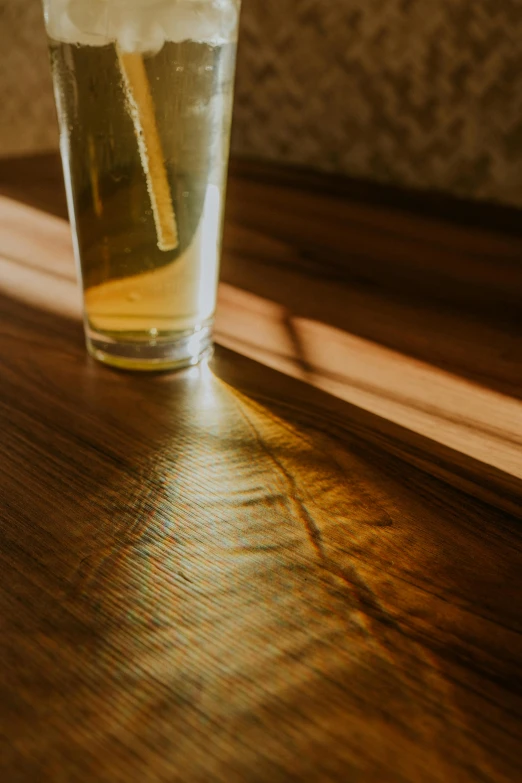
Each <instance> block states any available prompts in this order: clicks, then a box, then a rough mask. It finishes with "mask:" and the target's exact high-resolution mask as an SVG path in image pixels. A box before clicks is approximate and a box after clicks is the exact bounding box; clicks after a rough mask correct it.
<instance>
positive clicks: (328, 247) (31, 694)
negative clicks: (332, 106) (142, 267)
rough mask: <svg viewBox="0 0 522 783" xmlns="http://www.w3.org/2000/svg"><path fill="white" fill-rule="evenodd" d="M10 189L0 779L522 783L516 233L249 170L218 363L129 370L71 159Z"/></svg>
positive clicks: (237, 205) (521, 428)
mask: <svg viewBox="0 0 522 783" xmlns="http://www.w3.org/2000/svg"><path fill="white" fill-rule="evenodd" d="M0 192H1V193H2V194H3V195H2V197H1V200H0V384H1V385H0V433H1V435H0V501H1V519H0V623H1V633H0V650H1V652H0V656H1V657H0V672H1V693H0V724H1V731H0V736H1V738H2V739H1V743H2V746H1V749H0V767H1V768H2V772H1V775H0V779H1V780H2V781H6V783H18V782H20V783H29V782H32V781H52V783H55V782H56V783H58V782H60V783H61V781H63V782H64V783H65V782H67V783H76V781H78V783H86V782H89V783H90V782H91V781H92V782H93V783H94V782H96V783H119V782H120V781H121V782H122V783H123V781H125V783H129V782H130V781H132V782H134V781H136V782H137V781H139V782H140V783H142V782H143V781H152V782H153V783H155V782H156V781H158V782H159V781H162V782H163V781H164V782H165V783H174V781H184V782H185V781H187V782H189V783H192V781H194V782H196V781H197V782H198V783H199V781H202V782H203V781H205V782H207V781H227V783H228V782H229V781H230V782H231V783H233V782H235V781H238V782H240V781H248V782H249V783H250V782H252V783H254V782H255V783H257V782H258V781H259V783H264V781H340V782H342V783H345V782H346V783H351V781H355V782H360V783H373V781H376V782H377V781H379V782H380V781H383V783H388V782H390V783H395V781H397V783H399V781H400V782H402V781H411V782H412V783H413V782H416V781H421V782H422V783H432V782H433V783H435V782H437V783H438V782H439V781H440V783H447V782H449V781H451V782H453V781H459V782H460V781H463V782H464V781H480V782H481V783H482V782H483V781H495V782H496V781H499V782H500V781H502V782H506V783H508V782H509V783H511V782H513V783H514V781H518V780H520V779H521V776H522V763H521V753H520V737H521V727H522V683H521V674H520V661H521V653H522V643H521V640H522V637H521V631H522V613H521V608H522V568H521V565H522V556H521V549H522V528H521V525H520V508H521V500H522V490H521V482H520V477H521V474H522V464H521V462H522V459H521V456H520V454H521V452H520V446H521V443H522V413H521V408H522V406H521V403H520V397H521V381H522V377H521V375H522V373H521V367H520V332H519V319H518V315H519V314H518V307H519V304H520V294H521V291H522V262H521V255H522V239H521V238H520V237H519V236H517V234H516V232H515V231H513V230H511V231H510V233H505V234H503V233H501V232H500V231H498V230H497V231H493V230H492V229H490V230H488V231H485V230H483V229H478V228H474V227H472V226H470V225H467V226H463V225H459V224H458V223H457V222H455V221H453V222H448V221H444V220H443V219H442V218H441V217H440V215H439V217H437V218H435V217H430V216H429V215H427V214H422V215H421V214H418V213H415V212H407V211H405V210H404V209H398V208H395V207H394V206H393V204H390V203H375V202H372V201H371V200H369V199H368V198H366V199H364V200H357V199H356V198H355V197H354V196H353V194H352V195H350V193H349V192H348V191H347V192H345V193H341V192H339V188H338V186H337V185H336V187H335V188H333V189H332V188H331V187H329V183H328V181H327V180H323V179H322V178H320V177H316V176H313V177H310V179H309V181H308V186H307V182H306V178H305V177H304V175H301V174H296V175H292V173H291V172H285V173H284V174H283V173H282V172H278V171H276V170H271V169H269V168H266V167H265V168H260V167H259V166H258V165H256V166H254V165H251V166H250V165H247V164H235V165H234V167H233V176H232V179H231V183H230V190H229V210H228V221H227V233H226V241H225V255H224V261H223V284H222V287H221V292H220V312H219V318H218V328H217V336H218V343H219V344H218V347H217V350H216V355H215V358H214V359H213V361H212V363H211V365H210V367H209V368H202V369H201V370H190V371H187V372H184V373H179V374H166V375H157V376H147V377H144V376H139V375H131V374H125V373H119V372H116V371H111V370H109V369H107V368H105V367H103V366H99V365H97V364H96V363H94V362H93V361H92V360H90V359H89V358H88V357H87V355H86V353H85V350H84V346H83V338H82V328H81V323H80V320H79V300H78V292H77V289H76V286H75V282H74V271H73V266H72V256H71V248H70V239H69V235H68V226H67V224H66V222H65V220H64V219H63V218H64V214H65V213H64V202H63V195H62V185H61V179H60V173H59V167H58V164H57V161H56V159H55V158H54V157H47V158H38V159H30V160H29V159H28V160H19V161H12V162H9V163H2V164H0ZM468 223H469V221H468Z"/></svg>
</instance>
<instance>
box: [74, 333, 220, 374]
mask: <svg viewBox="0 0 522 783" xmlns="http://www.w3.org/2000/svg"><path fill="white" fill-rule="evenodd" d="M86 336H87V350H88V351H89V353H90V354H91V356H93V357H94V358H95V359H97V360H98V361H100V362H103V363H104V364H109V365H111V366H112V367H118V368H119V369H121V370H139V371H142V372H143V371H145V372H147V371H148V372H160V371H162V370H180V369H182V368H183V367H191V366H193V365H195V364H198V363H199V362H200V361H202V360H203V359H206V358H208V357H209V356H210V355H211V354H212V350H213V346H212V325H211V324H210V325H205V326H200V327H198V328H197V329H192V330H190V331H185V332H178V333H177V334H173V335H169V336H168V337H158V338H155V339H148V340H146V339H145V340H144V339H141V340H140V339H138V338H136V339H134V340H133V339H131V338H130V337H129V335H126V338H125V339H123V338H117V337H115V336H114V335H107V334H103V333H100V332H96V331H94V330H92V329H89V328H88V329H87V335H86Z"/></svg>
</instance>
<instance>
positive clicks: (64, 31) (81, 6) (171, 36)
mask: <svg viewBox="0 0 522 783" xmlns="http://www.w3.org/2000/svg"><path fill="white" fill-rule="evenodd" d="M44 5H45V18H46V24H47V31H48V33H49V35H50V37H51V38H54V39H55V40H59V41H64V42H67V43H79V44H86V45H91V46H100V45H104V44H108V43H110V42H115V41H117V42H118V43H119V45H120V46H121V48H122V49H123V50H124V51H127V52H131V51H138V52H154V51H158V50H159V49H161V47H162V46H163V43H164V42H165V41H174V42H180V41H186V40H193V41H201V42H208V43H215V44H218V43H223V42H225V41H230V40H233V38H234V36H235V31H236V27H237V15H238V9H239V0H44Z"/></svg>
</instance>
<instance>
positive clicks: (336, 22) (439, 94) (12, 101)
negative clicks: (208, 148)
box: [0, 0, 522, 206]
mask: <svg viewBox="0 0 522 783" xmlns="http://www.w3.org/2000/svg"><path fill="white" fill-rule="evenodd" d="M15 20H16V24H15ZM0 24H1V25H2V27H1V29H2V32H1V33H0V68H1V71H0V90H2V91H3V93H4V94H5V95H7V104H6V103H5V102H4V96H2V100H3V102H4V106H7V107H8V108H7V111H6V110H4V112H3V123H4V127H3V129H2V130H0V143H1V144H2V147H3V149H4V151H14V150H20V151H21V150H22V149H27V148H34V147H36V146H38V147H40V148H42V147H48V146H49V145H51V144H53V143H54V139H55V133H54V127H53V124H52V119H51V118H52V116H53V115H52V104H51V99H50V93H49V87H48V78H47V73H46V70H45V69H46V61H45V52H44V44H43V36H42V29H41V18H40V11H39V0H0ZM521 40H522V0H244V13H243V36H242V45H241V52H240V60H239V75H238V90H237V101H236V121H235V133H234V141H233V144H234V149H235V151H236V152H238V153H240V154H244V155H250V156H256V157H261V158H269V159H272V160H282V161H286V162H292V163H297V164H303V165H306V166H313V167H315V168H320V169H325V170H330V171H342V172H346V173H348V174H351V175H354V176H358V177H367V178H371V179H376V180H380V181H385V182H394V183H399V184H405V185H408V186H410V187H411V186H413V187H421V188H436V189H441V190H447V191H450V192H452V193H456V194H459V195H465V196H466V195H467V196H475V197H481V198H490V199H496V200H499V201H505V202H508V203H513V204H518V205H520V206H522V45H521V44H520V41H521ZM14 74H16V77H17V79H19V80H20V82H21V83H22V84H23V89H22V90H20V89H18V88H17V87H16V86H15V81H14V80H13V78H12V77H13V75H14ZM7 117H9V119H10V123H9V124H6V119H7ZM22 118H26V120H27V118H28V121H22Z"/></svg>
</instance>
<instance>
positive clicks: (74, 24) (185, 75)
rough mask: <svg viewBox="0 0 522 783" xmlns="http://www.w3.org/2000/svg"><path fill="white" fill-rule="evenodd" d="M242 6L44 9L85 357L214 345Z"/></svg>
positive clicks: (174, 3) (128, 358)
mask: <svg viewBox="0 0 522 783" xmlns="http://www.w3.org/2000/svg"><path fill="white" fill-rule="evenodd" d="M240 2H241V0H44V10H45V21H46V28H47V33H48V36H49V42H50V50H51V64H52V73H53V81H54V88H55V97H56V105H57V110H58V118H59V123H60V134H61V154H62V160H63V167H64V173H65V182H66V189H67V197H68V204H69V214H70V219H71V225H72V232H73V239H74V245H75V252H76V259H77V265H78V270H79V273H80V275H81V281H82V285H83V293H84V312H85V330H86V338H87V347H88V349H89V351H90V353H91V354H92V355H93V356H95V357H96V358H97V359H100V360H101V361H104V362H106V363H108V364H112V365H116V366H118V367H124V368H129V369H136V370H149V369H150V370H154V369H166V368H170V367H182V366H185V365H189V364H195V363H197V362H198V361H199V360H200V359H201V358H202V357H203V356H205V355H206V354H207V353H208V352H209V350H210V348H211V345H212V324H213V318H214V310H215V305H216V290H217V280H218V271H219V257H220V246H221V234H222V222H223V205H224V198H225V185H226V176H227V164H228V150H229V140H230V123H231V108H232V96H233V83H234V71H235V57H236V43H237V32H238V18H239V7H240Z"/></svg>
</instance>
